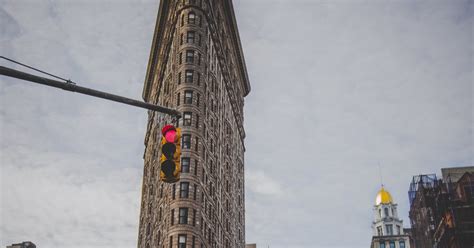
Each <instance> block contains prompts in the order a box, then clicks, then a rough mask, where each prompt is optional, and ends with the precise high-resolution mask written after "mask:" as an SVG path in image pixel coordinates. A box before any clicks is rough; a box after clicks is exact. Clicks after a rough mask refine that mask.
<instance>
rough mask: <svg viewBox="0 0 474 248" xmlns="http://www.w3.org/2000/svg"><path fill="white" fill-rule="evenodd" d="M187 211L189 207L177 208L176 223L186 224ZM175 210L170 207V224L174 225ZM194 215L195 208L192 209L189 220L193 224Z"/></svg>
mask: <svg viewBox="0 0 474 248" xmlns="http://www.w3.org/2000/svg"><path fill="white" fill-rule="evenodd" d="M188 211H189V208H179V209H178V224H188ZM174 212H175V210H174V209H171V225H174V216H175V213H174ZM196 215H197V211H196V209H193V219H192V221H191V224H192V225H193V226H195V225H196Z"/></svg>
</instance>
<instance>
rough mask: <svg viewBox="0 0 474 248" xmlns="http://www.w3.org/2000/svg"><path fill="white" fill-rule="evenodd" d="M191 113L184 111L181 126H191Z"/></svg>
mask: <svg viewBox="0 0 474 248" xmlns="http://www.w3.org/2000/svg"><path fill="white" fill-rule="evenodd" d="M192 117H193V115H192V113H191V112H184V114H183V126H191V122H192Z"/></svg>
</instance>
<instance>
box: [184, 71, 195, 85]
mask: <svg viewBox="0 0 474 248" xmlns="http://www.w3.org/2000/svg"><path fill="white" fill-rule="evenodd" d="M193 74H194V71H193V70H186V73H185V79H184V82H186V83H191V84H192V83H193Z"/></svg>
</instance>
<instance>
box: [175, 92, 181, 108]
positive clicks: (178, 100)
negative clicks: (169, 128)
mask: <svg viewBox="0 0 474 248" xmlns="http://www.w3.org/2000/svg"><path fill="white" fill-rule="evenodd" d="M180 102H181V93H178V96H177V97H176V106H179V104H180Z"/></svg>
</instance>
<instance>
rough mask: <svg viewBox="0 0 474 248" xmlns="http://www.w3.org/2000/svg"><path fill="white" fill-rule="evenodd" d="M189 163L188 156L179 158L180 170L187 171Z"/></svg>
mask: <svg viewBox="0 0 474 248" xmlns="http://www.w3.org/2000/svg"><path fill="white" fill-rule="evenodd" d="M190 163H191V159H190V158H189V157H182V158H181V172H183V173H189V164H190Z"/></svg>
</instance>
